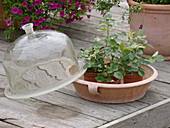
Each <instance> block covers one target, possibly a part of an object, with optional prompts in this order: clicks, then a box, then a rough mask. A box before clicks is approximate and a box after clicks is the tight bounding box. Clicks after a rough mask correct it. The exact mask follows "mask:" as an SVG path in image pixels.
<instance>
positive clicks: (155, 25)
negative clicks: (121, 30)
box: [127, 0, 170, 60]
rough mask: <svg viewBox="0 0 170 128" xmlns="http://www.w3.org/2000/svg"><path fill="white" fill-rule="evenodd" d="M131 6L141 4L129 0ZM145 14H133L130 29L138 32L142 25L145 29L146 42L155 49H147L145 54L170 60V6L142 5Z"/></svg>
mask: <svg viewBox="0 0 170 128" xmlns="http://www.w3.org/2000/svg"><path fill="white" fill-rule="evenodd" d="M127 1H128V4H129V6H131V5H136V4H139V3H137V2H134V1H133V0H127ZM141 6H142V7H143V9H144V10H143V12H141V13H131V21H130V29H132V30H134V31H136V30H138V29H139V26H140V25H143V26H144V28H145V31H144V34H146V35H147V38H146V40H148V42H149V43H150V44H151V45H152V46H153V47H154V49H153V48H150V47H148V48H146V49H145V51H144V53H145V54H146V55H152V54H153V53H154V52H156V51H159V54H161V55H163V56H165V59H166V60H170V50H169V48H170V36H169V35H170V5H154V4H141Z"/></svg>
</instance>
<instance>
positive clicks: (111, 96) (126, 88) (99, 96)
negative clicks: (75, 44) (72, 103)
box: [73, 66, 158, 103]
mask: <svg viewBox="0 0 170 128" xmlns="http://www.w3.org/2000/svg"><path fill="white" fill-rule="evenodd" d="M142 68H144V70H145V76H144V77H143V80H142V81H140V82H135V83H128V84H101V83H96V82H88V81H85V80H83V79H78V80H77V81H75V82H74V83H73V84H74V87H75V89H76V92H77V94H78V95H79V96H80V97H82V98H84V99H87V100H90V101H94V102H101V103H125V102H131V101H135V100H138V99H140V98H142V97H143V96H144V95H145V93H146V90H147V88H148V86H149V85H150V83H151V82H152V81H153V80H154V79H155V78H156V77H157V75H158V73H157V71H156V70H155V69H154V68H153V67H151V66H142Z"/></svg>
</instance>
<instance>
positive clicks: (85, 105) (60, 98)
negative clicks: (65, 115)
mask: <svg viewBox="0 0 170 128" xmlns="http://www.w3.org/2000/svg"><path fill="white" fill-rule="evenodd" d="M36 99H38V100H41V101H46V102H50V103H52V104H57V105H59V106H60V105H62V104H69V105H71V106H73V107H74V108H69V107H67V106H66V107H65V108H66V109H71V110H74V111H77V109H75V108H78V109H79V110H81V113H83V114H85V115H88V116H92V117H96V118H98V119H103V120H109V119H116V118H119V117H121V116H123V115H124V114H127V113H126V112H123V111H120V110H117V109H113V108H110V107H107V106H104V105H103V104H101V103H94V102H90V101H87V100H84V99H81V98H78V97H72V96H70V95H66V94H63V93H60V92H51V93H49V94H46V95H43V96H38V97H36Z"/></svg>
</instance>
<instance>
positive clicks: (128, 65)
mask: <svg viewBox="0 0 170 128" xmlns="http://www.w3.org/2000/svg"><path fill="white" fill-rule="evenodd" d="M143 31H144V29H140V30H138V31H137V32H136V33H135V32H132V31H131V32H130V34H129V35H126V34H125V33H124V34H121V35H122V36H123V37H124V38H125V39H126V41H122V42H121V44H120V45H121V51H122V56H121V57H120V60H121V61H120V63H121V65H122V67H123V68H124V70H125V71H126V74H130V75H140V76H144V75H145V71H144V69H143V68H142V65H148V64H151V63H154V62H155V61H163V60H164V57H163V56H161V55H158V52H155V53H154V54H153V55H152V56H147V57H146V58H144V57H143V56H142V54H143V52H144V49H145V48H146V46H147V45H148V46H150V47H151V45H149V44H148V42H147V40H145V38H146V36H145V35H142V33H143Z"/></svg>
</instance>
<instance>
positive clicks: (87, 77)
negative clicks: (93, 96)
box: [84, 72, 98, 82]
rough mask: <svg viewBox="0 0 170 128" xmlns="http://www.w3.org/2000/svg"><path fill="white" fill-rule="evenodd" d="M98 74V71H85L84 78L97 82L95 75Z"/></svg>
mask: <svg viewBox="0 0 170 128" xmlns="http://www.w3.org/2000/svg"><path fill="white" fill-rule="evenodd" d="M97 76H98V73H87V72H86V73H84V80H86V81H91V82H97V80H96V79H95V77H97Z"/></svg>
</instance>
